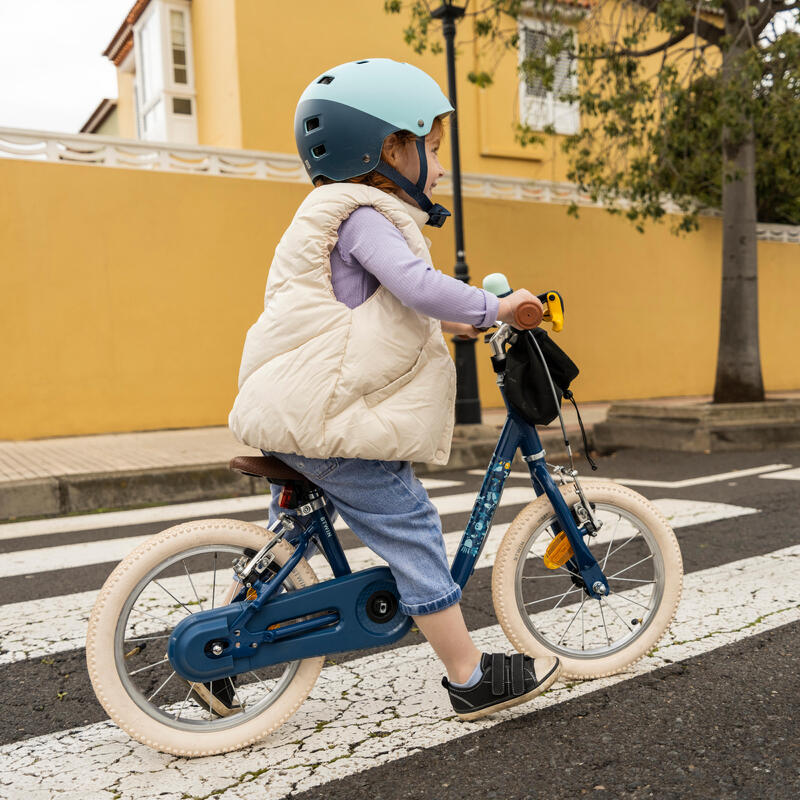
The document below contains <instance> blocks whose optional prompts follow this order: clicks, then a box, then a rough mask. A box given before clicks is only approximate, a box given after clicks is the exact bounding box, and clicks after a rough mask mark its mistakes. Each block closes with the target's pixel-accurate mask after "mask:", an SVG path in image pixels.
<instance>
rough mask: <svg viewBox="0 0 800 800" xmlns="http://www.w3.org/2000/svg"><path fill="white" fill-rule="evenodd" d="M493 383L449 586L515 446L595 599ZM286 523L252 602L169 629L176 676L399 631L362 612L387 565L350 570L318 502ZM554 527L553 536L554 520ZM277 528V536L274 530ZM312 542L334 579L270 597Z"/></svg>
mask: <svg viewBox="0 0 800 800" xmlns="http://www.w3.org/2000/svg"><path fill="white" fill-rule="evenodd" d="M499 386H500V390H501V394H502V395H503V400H504V401H505V403H506V409H507V412H508V416H507V418H506V422H505V425H504V426H503V430H502V432H501V434H500V438H499V440H498V443H497V447H496V448H495V451H494V453H493V455H492V459H491V461H490V462H489V466H488V468H487V470H486V476H485V477H484V479H483V484H482V485H481V489H480V492H479V493H478V496H477V498H476V499H475V504H474V505H473V508H472V514H471V515H470V518H469V522H468V523H467V527H466V529H465V531H464V535H463V537H462V538H461V542H460V544H459V548H458V552H457V553H456V556H455V558H454V559H453V564H452V566H451V570H450V571H451V574H452V576H453V580H454V581H455V582H456V583H458V584H459V586H461V587H462V588H463V587H464V586H466V584H467V581H468V580H469V578H470V576H471V575H472V573H473V572H474V570H475V564H476V562H477V561H478V558H479V557H480V554H481V552H482V550H483V548H484V546H485V544H486V539H487V536H488V533H489V529H490V528H491V525H492V519H493V517H494V513H495V510H496V509H497V506H498V503H499V502H500V496H501V494H502V492H503V485H504V484H505V481H506V478H507V477H508V474H509V471H510V469H511V464H512V462H513V460H514V456H515V455H516V452H517V449H519V450H520V452H521V453H522V457H523V459H524V461H525V462H526V463H527V465H528V470H529V471H530V476H531V483H532V485H533V489H534V491H535V493H536V495H537V496H541V495H542V494H544V495H547V498H548V500H549V501H550V504H551V505H552V507H553V510H554V512H555V515H556V517H557V519H558V525H559V526H560V530H563V531H564V532H565V534H566V536H567V538H568V539H569V542H570V544H571V545H572V550H573V556H572V557H571V558H570V559H569V561H568V562H567V563H566V565H565V566H566V568H567V569H568V570H569V571H570V572H572V574H573V575H574V576H575V578H576V579H578V578H580V579H581V580H582V581H583V584H584V587H585V591H586V593H587V594H588V595H589V596H590V597H594V598H596V597H598V596H599V595H598V591H597V590H598V588H599V589H600V594H603V593H604V591H603V590H605V593H607V592H608V581H607V580H606V577H605V575H604V574H603V572H602V570H601V569H600V567H599V565H598V564H597V561H596V560H595V558H594V556H592V554H591V551H590V550H589V548H588V547H587V546H586V544H585V543H584V540H583V533H582V532H581V530H580V529H579V527H578V524H577V523H576V521H575V518H574V517H573V514H572V511H571V509H570V508H569V507H568V506H567V504H566V502H565V501H564V498H563V496H562V494H561V491H560V490H559V488H558V487H557V486H556V484H555V482H554V481H553V479H552V477H551V475H550V473H549V471H548V469H547V464H546V463H545V452H544V449H543V448H542V443H541V440H540V439H539V435H538V433H537V432H536V429H535V428H534V427H533V426H532V425H530V424H528V423H527V422H526V421H525V420H523V419H522V418H521V417H519V416H518V415H517V414H516V413H515V412H514V410H513V409H512V408H511V407H509V405H508V402H507V401H506V398H505V392H504V391H503V386H502V382H499ZM280 524H284V523H280ZM295 524H297V525H300V527H301V530H300V534H299V538H298V541H297V545H296V547H295V550H294V552H293V553H292V555H291V556H290V558H289V559H288V560H287V561H286V562H285V563H284V564H283V566H282V567H280V568H279V569H278V571H277V572H276V573H275V574H274V576H272V577H270V579H269V580H266V581H260V580H256V581H254V583H253V584H252V588H253V589H255V591H256V593H257V594H256V597H255V598H254V599H253V600H252V601H250V602H245V600H244V595H245V592H244V591H243V592H241V593H240V595H239V596H238V598H237V601H236V602H233V603H231V604H230V605H228V606H222V607H221V608H217V609H213V610H210V611H203V612H199V613H196V614H191V615H190V616H189V617H187V618H185V619H183V620H182V621H181V622H180V623H178V625H177V626H176V627H175V629H174V631H173V633H172V635H171V636H170V640H169V645H168V654H169V659H170V661H171V663H172V666H173V668H174V669H175V671H176V672H178V674H179V675H181V677H183V678H185V679H186V680H190V681H209V680H216V679H219V678H224V677H228V676H231V675H235V674H239V673H241V672H246V671H248V670H253V669H258V668H261V667H265V666H268V665H270V664H278V663H285V662H287V661H292V660H295V659H301V658H309V657H312V656H320V655H326V654H328V653H336V652H344V651H349V650H358V649H362V648H366V647H375V646H378V645H385V644H390V643H391V642H394V641H396V640H398V639H400V638H401V637H402V636H404V635H405V633H406V632H407V631H408V629H409V628H410V626H411V619H410V618H409V617H407V616H406V615H405V614H403V613H402V611H400V610H399V609H397V610H396V612H395V613H393V614H391V615H390V616H389V617H388V618H387V619H383V618H382V617H381V616H380V615H376V614H375V613H374V610H373V613H370V610H369V609H370V608H371V606H370V603H371V602H372V601H373V600H374V598H383V599H384V602H386V603H388V604H389V605H391V602H390V600H391V598H393V597H394V598H396V595H397V587H396V585H395V582H394V578H393V576H392V574H391V571H390V570H389V568H388V567H372V568H370V569H365V570H360V571H359V572H356V573H353V572H352V570H351V569H350V565H349V564H348V562H347V557H346V555H345V553H344V550H343V549H342V546H341V544H340V542H339V539H338V537H337V536H336V533H335V531H334V529H333V525H332V524H331V521H330V518H329V517H328V515H327V513H326V511H325V507H324V504H323V505H322V507H320V508H317V509H316V510H314V511H312V512H311V513H310V514H309V515H307V516H305V517H303V518H302V519H301V520H298V521H297V522H296V523H295ZM273 527H275V526H273ZM553 529H554V530H553V532H554V533H558V530H556V529H555V524H554V526H553ZM276 532H277V533H280V527H278V528H277V529H276ZM312 537H316V539H317V541H319V543H320V545H321V547H322V550H323V552H324V554H325V556H326V558H327V559H328V562H329V563H330V566H331V569H332V571H333V575H334V577H333V578H332V579H330V580H327V581H324V582H322V583H318V584H315V585H313V586H309V587H305V588H301V589H298V590H296V591H291V592H282V593H279V589H280V587H281V585H282V584H283V582H284V581H285V580H287V579H288V578H289V575H290V573H291V572H292V570H293V569H294V568H295V567H296V566H297V564H298V562H299V561H300V559H301V558H303V556H304V555H305V552H306V550H307V548H308V545H309V542H310V541H311V539H312ZM212 648H213V650H212Z"/></svg>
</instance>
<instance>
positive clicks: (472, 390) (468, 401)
mask: <svg viewBox="0 0 800 800" xmlns="http://www.w3.org/2000/svg"><path fill="white" fill-rule="evenodd" d="M464 11H465V9H463V8H459V7H458V6H454V5H453V3H452V0H444V5H441V6H439V8H437V9H435V10H434V11H431V17H433V19H440V20H441V21H442V33H443V34H444V39H445V44H446V47H447V83H448V89H449V92H450V105H451V106H453V108H454V109H455V111H454V112H453V113H452V114H451V115H450V133H451V135H450V150H451V154H452V161H453V169H452V172H453V178H452V184H453V223H454V224H455V238H456V265H455V270H454V271H455V276H456V278H458V279H459V280H460V281H464V283H469V269H468V267H467V262H466V261H465V260H464V227H463V220H464V217H463V212H462V206H461V156H460V153H459V149H458V104H457V102H456V57H455V47H454V43H453V40H454V39H455V35H456V23H455V21H456V20H457V19H459V18H461V17H463V16H464ZM453 344H454V346H455V354H456V357H455V362H456V422H457V423H476V424H480V422H481V404H480V400H479V399H478V371H477V368H476V365H475V339H469V340H464V339H453Z"/></svg>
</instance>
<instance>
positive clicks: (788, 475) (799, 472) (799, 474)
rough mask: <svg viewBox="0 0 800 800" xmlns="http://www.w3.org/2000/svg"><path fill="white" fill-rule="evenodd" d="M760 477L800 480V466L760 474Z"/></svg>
mask: <svg viewBox="0 0 800 800" xmlns="http://www.w3.org/2000/svg"><path fill="white" fill-rule="evenodd" d="M759 477H760V478H773V479H775V480H778V481H800V468H798V469H787V470H784V471H783V472H771V473H770V474H769V475H759Z"/></svg>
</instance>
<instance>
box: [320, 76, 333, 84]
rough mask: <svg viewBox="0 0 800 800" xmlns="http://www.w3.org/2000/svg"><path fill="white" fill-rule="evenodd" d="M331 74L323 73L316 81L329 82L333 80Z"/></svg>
mask: <svg viewBox="0 0 800 800" xmlns="http://www.w3.org/2000/svg"><path fill="white" fill-rule="evenodd" d="M333 78H334V76H333V75H323V76H322V77H321V78H320V79H319V80H318V81H317V83H330V82H331V81H332V80H333Z"/></svg>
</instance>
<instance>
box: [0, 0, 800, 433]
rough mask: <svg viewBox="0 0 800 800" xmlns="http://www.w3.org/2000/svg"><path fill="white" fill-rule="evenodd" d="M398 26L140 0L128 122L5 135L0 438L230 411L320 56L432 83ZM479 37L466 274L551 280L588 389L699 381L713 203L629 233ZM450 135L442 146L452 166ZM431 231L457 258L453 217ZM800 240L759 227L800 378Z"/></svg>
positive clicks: (121, 104)
mask: <svg viewBox="0 0 800 800" xmlns="http://www.w3.org/2000/svg"><path fill="white" fill-rule="evenodd" d="M343 6H346V14H345V13H344V11H343ZM148 15H149V16H148ZM148 19H151V20H153V21H152V22H151V23H150V24H151V27H150V28H149V29H148V28H147V27H146V26H147V22H148ZM405 24H406V20H405V19H404V18H403V17H398V16H394V15H388V14H386V13H385V12H384V10H383V2H382V0H351V1H349V2H347V3H346V4H331V3H324V2H320V1H319V0H313V1H312V2H308V3H305V4H303V6H302V9H297V8H296V7H292V6H290V5H289V4H284V3H266V2H262V1H261V0H193V1H192V2H189V1H188V0H149V2H145V1H144V0H140V1H139V2H137V3H136V4H135V5H133V7H132V9H131V11H130V13H129V14H128V15H127V17H126V19H125V20H123V21H122V24H121V26H120V29H119V31H118V32H117V34H116V35H115V36H114V38H113V39H112V41H111V42H110V43H109V46H108V48H107V51H106V53H107V55H108V57H109V58H111V59H112V60H113V61H114V62H115V64H116V65H117V70H118V84H119V98H118V101H117V103H118V104H117V124H118V126H119V138H108V137H104V136H92V135H83V136H68V135H65V136H64V137H62V138H60V139H58V140H48V141H42V142H41V144H36V142H37V141H38V140H37V139H36V136H35V133H34V132H14V131H3V130H0V156H2V155H6V156H11V157H6V158H1V157H0V185H2V186H3V187H4V191H3V192H2V193H0V259H1V260H2V269H1V270H0V359H1V360H2V363H3V365H4V376H3V384H4V385H3V391H2V393H0V438H5V439H24V438H35V437H41V436H54V435H70V434H83V433H100V432H109V431H130V430H152V429H160V428H179V427H193V426H204V425H223V424H225V423H226V419H227V414H228V411H229V409H230V407H231V404H232V402H233V398H234V397H235V394H236V376H237V371H238V365H239V358H240V355H241V348H242V344H243V342H244V336H245V333H246V331H247V328H248V327H249V325H250V324H252V322H253V321H254V320H255V319H256V317H257V316H258V313H259V312H260V310H261V308H262V307H263V293H264V286H265V283H266V277H267V271H268V268H269V264H270V261H271V258H272V253H273V251H274V249H275V246H276V244H277V242H278V240H279V239H280V236H281V234H282V233H283V231H284V230H285V228H286V226H287V225H288V224H289V222H290V220H291V218H292V216H293V214H294V212H295V210H296V208H297V206H298V205H299V203H300V202H301V201H302V199H303V197H304V196H305V195H306V194H307V193H308V191H310V189H311V186H310V183H309V182H308V179H307V177H306V176H305V173H304V171H303V169H302V166H301V165H300V162H299V159H298V158H297V156H296V150H295V143H294V134H293V118H294V109H295V105H296V103H297V99H298V97H299V96H300V94H301V92H302V90H303V89H304V88H305V86H306V85H307V84H308V83H309V82H310V81H311V80H312V79H313V78H314V77H316V76H317V75H319V74H320V73H322V72H323V71H324V70H325V69H326V68H327V67H330V66H331V65H335V64H338V63H342V62H345V61H349V60H357V59H360V58H365V57H371V56H375V57H377V56H381V57H390V58H395V59H397V60H403V61H409V62H411V63H413V64H415V65H416V66H419V67H420V68H422V69H424V70H426V71H427V72H429V73H430V74H431V75H432V76H433V77H434V78H435V79H436V80H437V81H438V82H439V84H440V85H441V86H443V87H445V86H446V85H447V80H446V71H445V62H444V56H443V55H438V56H433V55H430V54H428V55H425V56H422V57H417V56H416V55H415V54H414V53H413V51H412V50H411V49H410V48H409V47H408V46H407V45H406V44H405V43H404V41H403V33H402V31H403V27H404V26H405ZM471 38H472V36H471V34H469V33H467V32H466V31H462V32H461V33H460V34H459V36H458V38H457V41H459V42H461V44H460V45H459V50H458V53H459V59H458V71H459V84H458V99H459V126H460V134H461V136H460V139H461V153H462V170H463V172H464V173H465V176H464V221H465V233H466V247H467V262H468V264H469V267H470V273H471V279H472V282H473V283H476V284H480V281H481V279H482V277H483V276H484V275H486V274H488V273H491V272H498V271H499V272H504V273H506V275H507V276H508V277H509V281H510V283H511V285H512V286H514V287H515V288H519V287H526V288H528V289H530V290H532V291H534V292H542V291H545V290H547V289H553V288H555V289H558V290H559V291H561V292H562V294H563V296H564V297H565V301H566V313H567V324H566V326H565V330H564V331H563V332H562V333H560V334H557V336H558V341H559V344H561V346H562V347H564V349H566V350H567V352H569V353H570V355H571V356H572V357H573V358H574V360H575V361H576V362H577V363H578V365H579V366H580V367H581V375H580V377H579V378H578V379H577V381H576V383H575V385H574V388H575V392H576V396H577V397H578V399H579V400H580V399H582V400H610V399H626V398H627V399H632V398H644V397H656V396H669V395H694V394H705V393H709V392H710V391H711V388H712V385H713V379H714V369H715V360H716V348H717V336H718V325H719V316H718V315H719V298H720V280H721V271H720V250H721V247H720V245H721V225H720V221H719V220H718V219H715V218H710V217H709V218H706V219H704V221H703V224H702V227H701V230H700V232H698V233H696V234H693V235H691V236H688V237H683V238H677V237H675V236H672V235H671V234H670V233H669V229H668V225H662V226H652V227H650V228H649V229H648V231H647V232H646V233H645V234H644V235H642V234H638V233H636V232H635V230H634V229H633V228H632V227H631V226H630V225H629V224H628V223H626V222H625V221H624V220H622V219H620V218H619V217H611V216H609V215H608V214H607V213H606V212H605V211H604V210H602V209H601V208H597V207H595V206H593V205H592V204H591V203H590V202H589V201H588V199H587V198H584V197H580V196H579V195H578V194H577V193H576V192H575V190H574V188H573V187H570V186H568V185H567V184H564V183H563V180H564V176H565V174H566V164H565V163H564V162H563V161H562V160H561V159H562V156H561V155H560V150H559V148H558V147H557V144H558V139H559V138H560V137H554V141H553V140H550V141H549V142H548V144H546V145H543V146H541V147H539V148H538V150H537V149H531V148H522V147H520V146H519V145H518V144H517V143H516V142H515V141H514V136H513V130H512V123H513V121H514V118H515V114H516V115H519V114H520V113H521V105H522V104H521V103H520V93H521V92H522V91H523V89H522V88H521V87H520V84H519V81H518V79H517V76H516V67H515V63H514V59H513V54H510V55H509V59H508V62H507V63H506V62H503V63H502V64H501V66H500V67H499V68H498V71H497V75H496V77H497V80H496V84H495V85H494V86H492V87H489V88H487V89H478V88H477V87H475V86H474V85H472V84H470V83H469V82H468V81H467V80H466V77H465V76H466V74H467V72H468V71H469V70H470V69H474V68H476V67H478V66H480V65H479V61H478V56H477V53H476V50H475V46H474V44H473V43H472V42H471V41H469V40H471ZM148 47H149V48H150V49H149V51H148ZM137 48H138V49H137ZM148 52H149V53H150V56H148ZM153 53H158V55H157V56H153V55H152V54H153ZM159 69H160V70H161V72H160V74H159V73H158V70H159ZM148 72H149V77H147V78H146V77H145V74H147V73H148ZM154 73H155V77H153V76H154ZM159 104H161V106H160V108H161V111H159ZM187 111H189V112H190V113H187ZM148 115H149V116H148ZM172 117H176V119H172ZM37 148H38V149H37ZM448 152H449V147H448V143H447V142H445V145H444V146H443V148H442V156H443V158H442V160H443V163H444V166H445V168H448V166H449V164H448V157H447V156H448ZM40 156H41V157H40ZM440 187H441V188H442V189H443V193H442V196H441V197H439V198H437V199H439V200H440V201H441V202H442V203H443V204H444V205H445V206H448V205H450V204H451V199H452V198H451V197H449V196H448V192H449V189H448V185H447V183H446V181H443V182H441V183H440ZM570 200H576V201H577V202H578V203H579V205H581V213H580V218H579V219H577V220H576V219H574V218H572V217H568V216H567V214H566V205H565V204H566V203H567V202H569V201H570ZM428 235H429V236H430V238H431V239H432V240H433V247H432V254H433V256H434V259H435V263H436V266H437V267H438V268H439V269H441V270H442V271H443V272H446V273H451V274H452V265H453V263H454V261H455V254H454V250H453V241H452V226H451V224H448V225H445V227H444V228H443V229H430V231H429V232H428ZM798 244H800V229H796V228H788V227H786V226H762V227H761V233H760V241H759V262H760V280H759V295H760V299H761V307H762V309H763V311H762V315H761V323H760V336H761V351H762V361H763V369H764V378H765V384H766V388H767V389H768V390H773V391H777V390H791V389H797V388H798V387H800V361H798V359H796V358H795V357H794V350H795V347H796V342H797V341H798V334H799V333H800V328H799V327H798V323H797V317H796V315H795V313H794V307H795V305H796V302H797V299H798V297H800V247H798ZM287 324H291V321H290V320H288V321H287ZM448 338H449V337H448ZM476 351H477V360H478V368H479V382H480V399H481V403H482V405H483V406H484V407H497V406H500V405H501V398H500V395H499V393H498V390H497V388H496V386H495V384H494V375H493V373H492V371H491V367H490V363H489V358H488V356H489V353H488V347H486V346H484V345H483V344H482V342H480V340H479V342H478V343H477V345H476Z"/></svg>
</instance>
